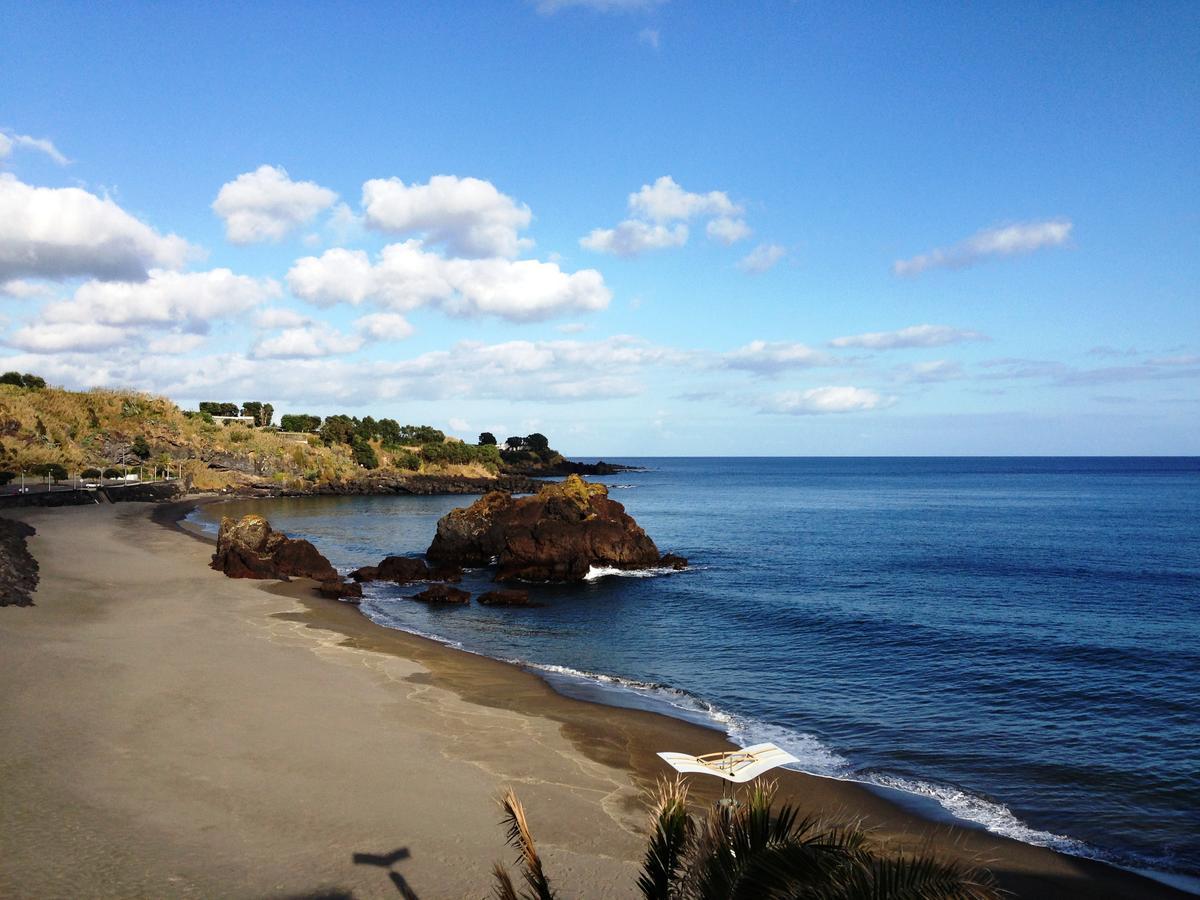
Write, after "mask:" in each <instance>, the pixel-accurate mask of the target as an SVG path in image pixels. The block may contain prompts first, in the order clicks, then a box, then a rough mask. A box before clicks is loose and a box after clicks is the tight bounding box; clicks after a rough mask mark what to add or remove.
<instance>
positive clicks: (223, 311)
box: [42, 269, 279, 332]
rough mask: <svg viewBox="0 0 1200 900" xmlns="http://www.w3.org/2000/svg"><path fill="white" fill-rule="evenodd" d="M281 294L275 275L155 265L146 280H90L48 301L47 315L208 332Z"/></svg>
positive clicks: (59, 319) (50, 319) (76, 320)
mask: <svg viewBox="0 0 1200 900" xmlns="http://www.w3.org/2000/svg"><path fill="white" fill-rule="evenodd" d="M278 294H279V285H278V284H276V283H275V282H274V281H272V280H271V279H258V278H251V277H250V276H248V275H235V274H234V273H233V272H231V271H230V270H229V269H212V270H211V271H208V272H186V273H185V272H168V271H165V270H162V269H153V270H151V272H150V274H149V277H148V278H147V279H146V280H145V281H89V282H85V283H84V284H81V285H80V286H79V287H78V288H77V289H76V291H75V294H74V296H72V298H71V299H70V300H66V301H62V302H59V303H51V304H48V305H47V306H46V307H45V308H44V309H43V311H42V318H44V319H45V320H46V321H47V322H63V323H66V322H71V323H77V324H81V323H99V324H102V325H112V326H159V327H167V326H178V327H180V328H182V329H184V330H186V331H193V332H204V331H206V330H207V329H208V326H209V323H210V322H211V321H212V320H214V319H218V318H222V317H228V316H235V315H238V314H241V313H244V312H247V311H248V310H250V309H252V308H253V307H255V306H257V305H258V304H259V303H261V302H263V301H264V300H266V299H268V298H270V297H274V296H277V295H278Z"/></svg>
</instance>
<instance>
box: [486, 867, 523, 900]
mask: <svg viewBox="0 0 1200 900" xmlns="http://www.w3.org/2000/svg"><path fill="white" fill-rule="evenodd" d="M492 875H494V876H495V877H496V885H495V887H494V888H493V891H494V892H495V895H496V900H521V898H520V897H518V896H517V889H516V888H515V887H513V883H512V879H511V878H510V877H509V876H508V871H507V870H506V869H505V868H504V866H502V865H500V863H496V864H495V865H493V866H492Z"/></svg>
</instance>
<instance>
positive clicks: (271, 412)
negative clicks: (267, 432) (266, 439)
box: [258, 403, 275, 428]
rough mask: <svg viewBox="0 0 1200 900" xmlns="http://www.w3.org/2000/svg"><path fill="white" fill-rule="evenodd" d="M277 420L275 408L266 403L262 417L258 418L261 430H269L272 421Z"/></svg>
mask: <svg viewBox="0 0 1200 900" xmlns="http://www.w3.org/2000/svg"><path fill="white" fill-rule="evenodd" d="M274 418H275V407H274V406H272V405H271V404H270V403H264V404H263V407H262V415H261V416H259V417H258V425H259V427H260V428H269V427H270V426H271V420H272V419H274Z"/></svg>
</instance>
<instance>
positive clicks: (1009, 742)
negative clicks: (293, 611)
mask: <svg viewBox="0 0 1200 900" xmlns="http://www.w3.org/2000/svg"><path fill="white" fill-rule="evenodd" d="M620 461H621V462H627V463H631V464H639V465H644V466H646V467H647V468H648V471H645V472H636V473H626V474H621V475H619V476H615V477H611V478H604V479H598V480H602V481H604V482H606V483H607V484H609V486H610V488H611V494H610V496H612V498H613V499H615V500H618V501H619V502H621V503H624V504H625V506H626V509H627V510H628V511H629V512H630V513H631V514H632V515H633V516H634V517H635V518H636V519H637V521H638V522H639V523H640V524H641V525H642V526H643V527H644V528H645V529H646V531H647V532H648V533H649V534H650V536H651V537H653V538H654V540H655V541H656V542H657V543H658V545H659V548H660V549H661V550H663V551H664V552H666V551H670V552H674V553H679V554H682V555H684V556H686V557H688V558H689V560H690V561H691V567H690V568H689V569H688V570H687V571H684V572H680V573H676V574H659V575H655V576H652V577H633V576H630V575H603V574H600V573H597V575H598V576H599V577H596V578H595V579H594V580H592V581H590V582H588V583H587V584H584V585H577V586H553V587H540V588H534V593H535V598H536V599H537V600H539V601H541V602H543V603H544V604H545V606H544V607H543V608H541V609H532V610H512V609H486V608H483V607H479V606H477V605H474V604H472V605H471V606H470V607H468V608H445V609H439V608H430V607H427V606H425V605H424V604H420V603H413V602H410V601H407V600H405V599H403V596H404V595H405V594H410V593H414V592H415V591H414V590H410V589H404V588H399V587H396V586H394V585H371V586H369V587H368V591H367V594H368V597H367V599H366V600H365V602H364V603H363V605H362V610H363V612H364V613H366V614H367V615H369V616H370V617H371V618H372V619H374V620H376V621H377V622H380V623H381V624H384V625H388V626H391V627H396V628H402V629H406V630H410V631H414V632H418V633H421V634H425V635H428V636H435V637H437V638H439V639H441V640H444V641H447V642H450V643H453V644H456V645H458V646H461V647H463V648H465V649H468V650H472V651H475V652H478V653H483V654H486V655H489V656H494V657H498V658H501V659H511V660H519V661H521V662H523V663H525V664H527V665H529V666H531V667H533V668H535V669H537V670H538V671H540V672H541V673H542V674H543V675H544V676H545V677H546V678H547V679H548V680H550V681H551V683H553V684H554V685H555V686H556V687H557V688H558V689H560V690H561V691H563V692H564V693H568V694H573V695H576V696H585V697H588V698H590V699H599V700H602V701H604V702H609V703H616V704H621V705H633V706H639V707H648V708H652V709H660V710H663V711H667V712H670V713H672V714H675V715H681V716H685V717H688V718H692V719H694V720H698V721H702V722H705V723H707V724H711V725H713V726H714V727H718V728H721V729H722V730H725V731H726V732H728V733H729V734H730V735H731V736H733V737H734V738H736V739H741V740H744V741H746V742H750V741H755V740H774V741H775V742H776V743H778V744H780V745H781V746H783V747H785V748H787V749H789V750H791V751H792V752H793V753H794V754H795V755H796V756H798V757H800V759H801V760H802V761H803V764H802V766H801V768H803V769H805V770H806V771H809V772H813V773H816V774H821V775H830V776H835V777H842V778H853V779H856V780H861V781H865V782H870V783H874V784H878V785H882V786H886V787H892V788H899V789H902V790H904V791H908V792H911V793H913V794H915V795H918V796H922V797H925V798H932V799H933V800H936V801H937V803H938V804H940V806H941V808H943V809H944V810H945V811H946V812H948V813H951V814H953V815H955V816H958V817H961V818H964V819H967V820H969V821H973V822H975V823H978V824H980V825H982V826H984V827H987V828H989V829H991V830H993V831H996V832H998V833H1002V834H1006V835H1009V836H1011V837H1015V838H1018V839H1020V840H1024V841H1027V842H1031V843H1037V844H1046V845H1049V846H1053V847H1056V848H1058V849H1061V850H1065V851H1067V852H1074V853H1079V854H1083V855H1088V856H1095V857H1099V858H1102V859H1106V860H1109V861H1112V862H1115V863H1117V864H1120V865H1125V866H1129V867H1134V868H1140V869H1153V870H1157V871H1160V872H1173V873H1178V874H1181V875H1185V876H1191V878H1193V879H1196V878H1198V877H1200V712H1198V707H1200V459H1196V458H1157V459H1117V458H1097V459H1065V458H1048V459H1036V458H1015V459H1014V458H1003V459H982V458H947V459H929V458H921V459H897V458H887V459H842V458H835V459H792V458H786V459H764V458H744V459H717V458H713V459H695V458H692V459H644V460H638V459H630V460H620ZM470 499H471V498H461V497H395V498H393V497H344V498H304V499H295V500H279V501H268V502H250V501H236V502H231V503H229V504H221V505H217V506H213V507H210V508H207V509H203V508H202V509H201V510H200V511H199V512H198V513H197V517H198V519H199V520H200V521H201V522H202V523H204V522H207V524H208V526H209V527H212V522H213V516H217V517H219V516H220V515H221V514H222V513H226V514H234V513H237V514H243V513H245V512H248V511H251V510H253V511H257V512H262V513H263V514H264V515H266V516H268V518H269V519H270V520H271V522H272V524H274V525H275V526H276V527H277V528H280V529H281V530H284V531H286V532H288V533H290V534H294V535H299V536H304V537H307V538H309V539H310V540H312V541H313V542H314V543H315V544H316V545H317V546H318V547H319V548H320V549H321V550H322V551H323V552H324V553H325V554H326V555H327V556H328V557H329V558H330V559H331V561H332V562H333V563H334V564H335V565H336V566H338V567H339V568H340V569H342V570H348V569H351V568H354V567H356V566H359V565H363V564H370V563H375V562H377V561H378V560H379V559H380V558H382V557H383V556H385V555H387V554H404V555H408V554H412V555H418V554H420V553H422V552H423V551H424V550H425V548H426V547H427V546H428V544H429V541H430V540H431V539H432V537H433V534H434V530H435V525H436V522H437V519H438V517H439V516H441V515H442V514H444V513H445V512H447V511H448V510H450V509H452V508H453V507H455V506H461V505H464V504H465V503H466V502H469V501H470ZM486 585H487V580H486V575H485V573H477V574H475V575H474V576H473V577H468V579H467V582H466V583H465V585H464V586H465V587H467V588H468V589H470V590H472V592H473V593H474V592H479V591H482V590H484V589H486ZM663 749H670V748H663ZM1195 883H1200V882H1193V884H1195Z"/></svg>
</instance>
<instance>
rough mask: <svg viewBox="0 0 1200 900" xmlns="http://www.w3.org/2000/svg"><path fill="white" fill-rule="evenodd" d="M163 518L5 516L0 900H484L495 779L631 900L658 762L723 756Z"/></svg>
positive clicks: (1080, 864)
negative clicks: (20, 571) (407, 896)
mask: <svg viewBox="0 0 1200 900" xmlns="http://www.w3.org/2000/svg"><path fill="white" fill-rule="evenodd" d="M156 513H157V514H156ZM170 513H171V510H170V509H167V508H164V507H161V506H160V507H154V506H150V505H144V504H116V505H104V506H92V507H80V508H71V509H49V510H32V509H30V510H19V511H11V512H6V513H5V515H7V516H9V517H11V518H19V519H21V520H22V521H25V522H28V523H29V524H31V525H33V526H34V527H35V528H36V529H37V534H36V536H35V537H33V538H31V539H30V542H29V546H30V550H31V552H32V553H33V555H34V556H35V557H36V558H37V560H38V561H39V563H40V565H41V583H40V585H39V588H38V590H37V593H36V594H35V595H34V600H35V604H36V605H34V606H32V607H29V608H4V609H0V645H2V646H3V652H2V653H0V678H2V679H3V684H4V689H3V691H0V773H2V775H0V781H2V786H3V790H2V792H0V796H2V799H0V833H3V835H4V850H3V854H2V855H0V895H2V896H5V897H300V896H331V897H332V896H354V897H363V898H366V897H395V896H400V895H402V894H403V893H404V892H405V891H410V892H412V893H415V894H416V895H417V896H419V897H422V898H426V900H428V898H440V897H448V898H454V897H483V896H486V895H488V894H489V893H490V889H491V876H490V869H491V867H492V865H493V863H494V862H496V861H498V860H501V861H504V862H506V863H508V862H511V857H512V855H513V854H512V852H511V851H510V850H508V849H507V848H506V847H505V846H504V833H503V829H502V828H501V827H500V826H499V824H498V823H499V820H500V813H499V809H498V807H497V806H496V803H495V797H496V796H497V795H498V793H499V792H500V790H501V789H502V788H503V787H504V786H507V785H513V786H515V787H516V789H517V791H518V794H519V795H520V796H521V798H522V799H523V801H524V802H525V805H526V808H527V810H528V813H529V817H530V820H531V824H532V825H533V828H534V832H535V835H536V836H537V837H538V839H539V844H540V848H541V850H542V852H543V856H544V857H545V861H546V866H547V870H548V872H549V873H550V874H551V877H552V878H553V879H554V881H555V884H556V887H557V888H558V889H559V890H560V892H561V894H562V895H563V896H564V897H628V896H633V895H634V889H635V878H636V872H637V870H638V867H639V864H640V858H641V853H642V835H641V827H642V823H643V820H644V812H643V806H642V801H641V797H642V795H643V792H644V790H645V789H646V787H647V786H648V785H650V784H652V783H653V781H654V779H655V778H656V777H658V776H659V775H662V774H665V769H664V767H663V765H662V764H661V762H660V761H659V760H658V759H657V758H656V757H655V756H654V753H655V751H658V750H668V749H670V750H680V751H685V752H691V753H701V752H711V751H713V750H718V749H722V748H724V747H726V746H728V745H727V743H726V741H725V740H724V739H723V738H722V736H720V735H719V734H717V733H715V732H712V731H709V730H706V729H703V728H700V727H698V726H693V725H690V724H688V723H685V722H681V721H676V720H673V719H668V718H665V717H661V716H658V715H654V714H651V713H642V712H637V711H630V710H624V709H615V708H609V707H604V706H599V705H595V704H590V703H586V702H581V701H577V700H571V699H568V698H565V697H562V696H560V695H558V694H556V693H555V692H554V691H552V690H551V689H550V688H549V686H548V685H546V684H545V683H544V682H543V681H542V680H540V679H539V678H537V677H536V676H534V675H532V674H530V673H527V672H524V671H522V670H520V669H518V668H516V667H513V666H511V665H508V664H504V663H499V662H495V661H492V660H489V659H486V658H482V657H478V656H474V655H471V654H467V653H463V652H460V651H456V650H453V649H450V648H447V647H444V646H441V645H439V644H437V643H435V642H432V641H427V640H424V639H421V638H419V637H416V636H412V635H407V634H404V633H401V632H395V631H390V630H387V629H383V628H380V627H378V626H376V625H374V624H373V623H371V622H370V621H368V620H367V619H365V618H364V617H363V616H361V615H360V614H359V613H358V612H357V610H356V609H355V608H354V607H352V606H349V605H346V604H341V603H338V602H336V601H325V600H321V599H320V598H317V597H316V596H315V595H314V594H313V592H312V591H311V589H310V587H309V586H308V585H307V584H305V583H302V582H292V583H290V584H279V583H275V582H255V581H240V580H232V579H227V578H225V577H224V576H223V575H221V574H219V573H217V572H214V571H212V570H211V569H209V568H208V566H207V564H208V560H209V557H210V555H211V552H212V551H211V547H210V546H209V545H208V544H206V543H205V542H204V541H202V540H200V539H197V538H195V537H192V536H189V535H188V534H186V533H184V532H183V531H181V530H179V529H178V528H175V527H174V526H173V525H172V524H171V522H170V521H169V520H171V519H172V518H173V516H172V515H170ZM156 519H157V520H158V521H156ZM164 519H165V520H167V521H163V520H164ZM780 781H781V788H782V790H783V791H784V792H785V793H786V794H787V795H788V796H789V797H791V798H794V799H795V800H797V801H798V802H799V803H800V804H801V805H802V806H803V807H804V808H805V809H808V810H819V811H823V812H825V813H828V814H831V815H834V816H835V817H839V818H845V819H851V818H859V819H862V820H864V821H865V823H866V824H868V825H869V826H871V827H872V828H874V829H876V834H877V836H878V837H879V839H881V840H885V841H887V842H889V843H891V844H893V845H896V846H900V847H906V848H914V847H919V846H923V845H926V844H932V845H933V846H935V847H936V848H938V849H939V850H941V851H943V852H944V853H946V854H947V855H952V856H958V857H962V858H967V859H971V860H974V861H979V862H983V863H986V864H987V865H988V866H989V867H990V868H991V869H992V871H993V872H994V873H995V874H996V876H997V878H998V879H999V880H1000V882H1001V885H1002V886H1003V887H1005V888H1006V889H1008V890H1010V891H1012V892H1014V893H1015V894H1017V895H1018V896H1024V897H1072V896H1086V897H1128V898H1141V897H1146V898H1149V897H1184V896H1188V895H1185V894H1182V893H1179V892H1176V891H1174V890H1172V889H1170V888H1168V887H1165V886H1163V885H1160V884H1158V883H1156V882H1153V881H1150V880H1148V879H1145V878H1142V877H1140V876H1137V875H1135V874H1132V873H1127V872H1124V871H1121V870H1118V869H1114V868H1112V867H1109V866H1106V865H1103V864H1099V863H1094V862H1090V861H1087V860H1082V859H1076V858H1072V857H1067V856H1063V855H1061V854H1057V853H1054V852H1052V851H1049V850H1045V849H1040V848H1035V847H1030V846H1027V845H1024V844H1020V843H1017V842H1014V841H1011V840H1007V839H1004V838H1000V837H997V836H995V835H992V834H989V833H987V832H983V831H980V830H975V829H965V828H955V827H950V826H946V825H938V824H934V823H932V822H930V821H927V820H925V819H922V818H919V817H918V816H916V815H914V814H912V813H910V812H908V811H906V810H904V809H902V808H900V807H898V806H896V805H895V804H893V803H891V802H890V801H889V800H887V799H884V798H881V797H880V796H877V795H876V794H874V793H871V792H870V791H868V790H866V789H865V788H862V787H860V786H858V785H855V784H852V783H846V782H839V781H833V780H829V779H821V778H814V777H810V776H804V775H800V774H796V773H790V772H787V773H783V774H782V776H781V779H780ZM695 787H696V788H698V789H701V790H698V791H696V792H695V794H696V795H697V796H705V794H704V791H705V790H707V791H708V792H709V793H708V796H712V795H713V793H719V787H718V786H717V785H715V784H707V785H706V784H703V783H700V782H697V783H696V785H695Z"/></svg>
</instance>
